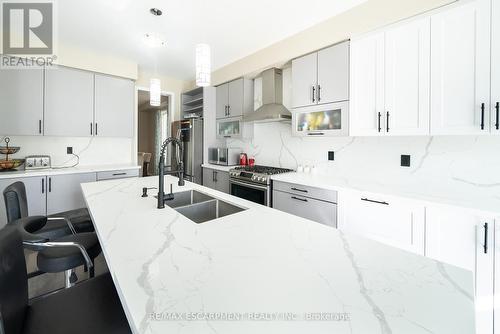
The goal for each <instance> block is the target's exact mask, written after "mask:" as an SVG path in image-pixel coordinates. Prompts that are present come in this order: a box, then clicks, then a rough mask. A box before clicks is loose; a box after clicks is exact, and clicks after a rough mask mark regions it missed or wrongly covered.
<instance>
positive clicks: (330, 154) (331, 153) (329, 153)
mask: <svg viewBox="0 0 500 334" xmlns="http://www.w3.org/2000/svg"><path fill="white" fill-rule="evenodd" d="M333 160H335V152H334V151H328V161H333Z"/></svg>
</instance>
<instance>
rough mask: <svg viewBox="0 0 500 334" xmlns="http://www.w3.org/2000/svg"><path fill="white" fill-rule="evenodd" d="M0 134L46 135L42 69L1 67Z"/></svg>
mask: <svg viewBox="0 0 500 334" xmlns="http://www.w3.org/2000/svg"><path fill="white" fill-rule="evenodd" d="M0 119H1V121H0V136H1V135H12V136H16V135H23V136H41V135H43V69H38V68H33V69H2V70H1V75H0Z"/></svg>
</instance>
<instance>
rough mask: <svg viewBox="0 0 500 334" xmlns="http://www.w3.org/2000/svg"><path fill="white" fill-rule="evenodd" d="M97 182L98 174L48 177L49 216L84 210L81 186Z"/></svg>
mask: <svg viewBox="0 0 500 334" xmlns="http://www.w3.org/2000/svg"><path fill="white" fill-rule="evenodd" d="M95 181H96V173H82V174H65V175H54V176H47V214H48V215H52V214H55V213H58V212H64V211H68V210H72V209H76V208H84V207H85V206H86V205H85V200H84V199H83V194H82V189H81V187H80V184H81V183H85V182H95Z"/></svg>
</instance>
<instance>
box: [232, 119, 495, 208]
mask: <svg viewBox="0 0 500 334" xmlns="http://www.w3.org/2000/svg"><path fill="white" fill-rule="evenodd" d="M227 145H228V147H239V148H241V149H242V151H244V152H246V153H248V155H249V156H254V157H255V159H256V162H257V164H261V165H270V166H281V167H287V168H292V169H296V168H297V166H298V165H299V164H300V165H309V166H315V167H316V173H321V174H328V175H335V176H338V177H343V178H350V179H358V180H359V179H363V180H370V181H371V182H375V183H378V182H380V183H383V184H384V185H388V186H391V185H394V186H402V185H404V186H417V185H418V186H420V187H421V186H422V183H425V184H428V185H429V186H430V187H432V188H433V189H436V191H439V188H447V189H449V188H450V187H455V186H456V187H460V188H461V189H464V191H466V190H467V189H468V188H471V189H475V190H478V189H484V190H485V191H486V190H487V191H488V192H492V195H494V194H498V196H499V198H500V136H439V137H427V136H422V137H330V138H328V137H322V138H316V137H315V138H309V137H306V138H303V137H294V136H292V132H291V128H290V123H262V124H255V125H254V136H253V138H252V139H251V140H250V139H249V140H235V139H229V140H228V141H227ZM328 151H334V152H335V160H334V161H328ZM402 154H408V155H410V156H411V166H410V167H401V166H400V160H401V155H402Z"/></svg>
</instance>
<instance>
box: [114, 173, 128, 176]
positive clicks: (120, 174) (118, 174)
mask: <svg viewBox="0 0 500 334" xmlns="http://www.w3.org/2000/svg"><path fill="white" fill-rule="evenodd" d="M122 175H127V173H114V174H113V176H122Z"/></svg>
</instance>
